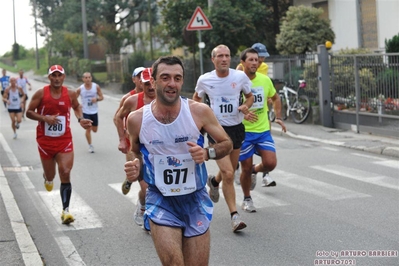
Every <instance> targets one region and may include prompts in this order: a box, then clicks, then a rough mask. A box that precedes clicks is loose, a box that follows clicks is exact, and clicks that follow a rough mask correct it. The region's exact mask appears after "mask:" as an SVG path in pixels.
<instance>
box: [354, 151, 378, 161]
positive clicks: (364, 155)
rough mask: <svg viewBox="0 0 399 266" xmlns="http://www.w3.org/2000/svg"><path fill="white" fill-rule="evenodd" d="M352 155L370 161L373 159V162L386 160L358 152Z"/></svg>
mask: <svg viewBox="0 0 399 266" xmlns="http://www.w3.org/2000/svg"><path fill="white" fill-rule="evenodd" d="M351 154H352V155H356V156H359V157H364V158H369V159H372V160H375V161H380V160H385V159H384V158H381V157H377V156H372V155H368V154H362V153H357V152H352V153H351Z"/></svg>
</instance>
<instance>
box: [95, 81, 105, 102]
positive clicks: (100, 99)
mask: <svg viewBox="0 0 399 266" xmlns="http://www.w3.org/2000/svg"><path fill="white" fill-rule="evenodd" d="M97 96H98V97H97V98H96V102H99V101H102V100H104V95H103V92H102V91H101V88H100V86H98V85H97Z"/></svg>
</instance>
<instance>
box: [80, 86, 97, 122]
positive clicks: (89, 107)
mask: <svg viewBox="0 0 399 266" xmlns="http://www.w3.org/2000/svg"><path fill="white" fill-rule="evenodd" d="M80 97H81V99H82V111H83V113H84V114H88V115H93V114H97V113H98V104H97V102H95V103H93V102H92V101H91V99H93V98H97V84H96V83H94V82H92V83H91V88H90V89H86V88H85V84H82V85H80Z"/></svg>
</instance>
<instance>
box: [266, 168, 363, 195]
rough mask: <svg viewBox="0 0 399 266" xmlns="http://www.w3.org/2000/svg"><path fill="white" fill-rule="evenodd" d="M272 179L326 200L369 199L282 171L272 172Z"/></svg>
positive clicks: (354, 192)
mask: <svg viewBox="0 0 399 266" xmlns="http://www.w3.org/2000/svg"><path fill="white" fill-rule="evenodd" d="M273 179H275V180H278V181H277V182H278V184H279V185H280V184H281V185H283V186H286V187H290V188H293V189H296V190H300V191H303V192H306V193H310V194H313V195H316V196H319V197H322V198H325V199H328V200H332V201H335V200H342V199H353V198H364V197H370V195H367V194H363V193H360V192H356V191H353V190H349V189H346V188H343V187H339V186H335V185H332V184H328V183H325V182H321V181H318V180H315V179H311V178H307V177H304V176H300V175H297V174H293V173H289V172H285V171H282V170H274V171H273Z"/></svg>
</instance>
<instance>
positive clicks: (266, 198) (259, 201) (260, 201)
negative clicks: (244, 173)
mask: <svg viewBox="0 0 399 266" xmlns="http://www.w3.org/2000/svg"><path fill="white" fill-rule="evenodd" d="M222 184H223V183H222ZM219 191H220V198H223V199H224V195H223V192H222V185H220V186H219ZM235 192H236V204H237V205H238V206H240V208H241V203H242V201H243V200H244V193H243V192H242V189H241V186H240V185H235ZM251 198H252V200H253V201H254V205H255V207H256V208H268V207H276V206H286V205H290V203H288V202H285V201H283V200H280V199H278V198H276V197H275V196H271V195H266V194H263V193H260V192H257V191H255V190H253V191H251Z"/></svg>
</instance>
